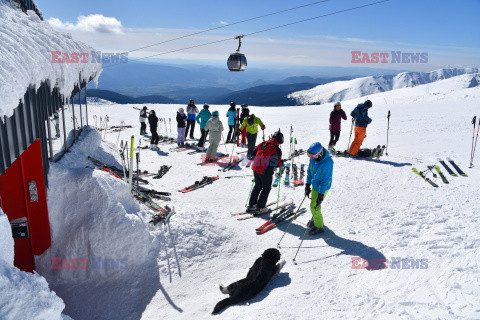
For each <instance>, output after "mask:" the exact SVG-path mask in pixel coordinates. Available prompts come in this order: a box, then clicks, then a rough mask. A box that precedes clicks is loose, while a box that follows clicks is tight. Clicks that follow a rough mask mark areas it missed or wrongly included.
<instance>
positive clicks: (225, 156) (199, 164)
mask: <svg viewBox="0 0 480 320" xmlns="http://www.w3.org/2000/svg"><path fill="white" fill-rule="evenodd" d="M227 157H228V154H223V153H222V154H221V155H219V156H218V157H217V160H215V161H213V162H209V161H205V160H204V161H202V162H200V163H197V166H208V165H215V164H219V162H220V163H221V161H223V159H225V158H227Z"/></svg>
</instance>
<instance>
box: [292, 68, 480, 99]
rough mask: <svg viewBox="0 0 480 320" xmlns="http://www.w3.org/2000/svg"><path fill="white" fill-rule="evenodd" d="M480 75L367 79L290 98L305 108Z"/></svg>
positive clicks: (455, 72) (449, 72) (446, 72)
mask: <svg viewBox="0 0 480 320" xmlns="http://www.w3.org/2000/svg"><path fill="white" fill-rule="evenodd" d="M479 72H480V69H479V68H465V69H461V68H449V69H439V70H435V71H432V72H429V73H423V72H402V73H399V74H398V75H396V76H376V77H363V78H357V79H353V80H348V81H335V82H331V83H327V84H324V85H319V86H316V87H314V88H312V89H309V90H303V91H297V92H294V93H291V94H290V95H288V97H289V98H291V99H294V100H296V101H297V102H298V103H300V104H302V105H308V104H322V103H328V102H335V101H345V100H350V99H355V98H359V97H364V96H368V95H372V94H376V93H381V92H385V91H390V90H397V89H401V88H411V87H415V86H418V85H422V84H428V83H432V82H436V81H439V80H444V79H449V78H452V77H457V76H460V75H464V74H466V75H468V77H469V78H470V80H472V79H475V78H476V77H478V73H479ZM469 85H470V84H469ZM477 85H478V83H477ZM468 87H469V86H465V87H462V88H468Z"/></svg>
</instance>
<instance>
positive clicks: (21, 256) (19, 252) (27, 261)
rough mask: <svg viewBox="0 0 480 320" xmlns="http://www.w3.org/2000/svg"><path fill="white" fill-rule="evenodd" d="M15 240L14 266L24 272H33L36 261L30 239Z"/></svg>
mask: <svg viewBox="0 0 480 320" xmlns="http://www.w3.org/2000/svg"><path fill="white" fill-rule="evenodd" d="M14 240H15V247H14V248H15V257H14V258H13V265H14V266H15V267H17V268H18V269H20V270H22V271H27V272H33V270H35V260H34V259H33V252H32V246H31V245H30V239H29V238H18V239H14Z"/></svg>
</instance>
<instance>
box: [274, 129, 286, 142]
mask: <svg viewBox="0 0 480 320" xmlns="http://www.w3.org/2000/svg"><path fill="white" fill-rule="evenodd" d="M272 139H275V140H277V142H278V144H282V143H283V141H284V140H283V133H281V132H280V129H278V131H277V132H275V133H274V134H273V135H272Z"/></svg>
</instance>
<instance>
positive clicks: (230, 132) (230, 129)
mask: <svg viewBox="0 0 480 320" xmlns="http://www.w3.org/2000/svg"><path fill="white" fill-rule="evenodd" d="M234 132H235V125H233V126H231V125H228V135H227V141H226V143H229V142H230V139H232V142H233V140H234V139H235V134H234Z"/></svg>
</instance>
